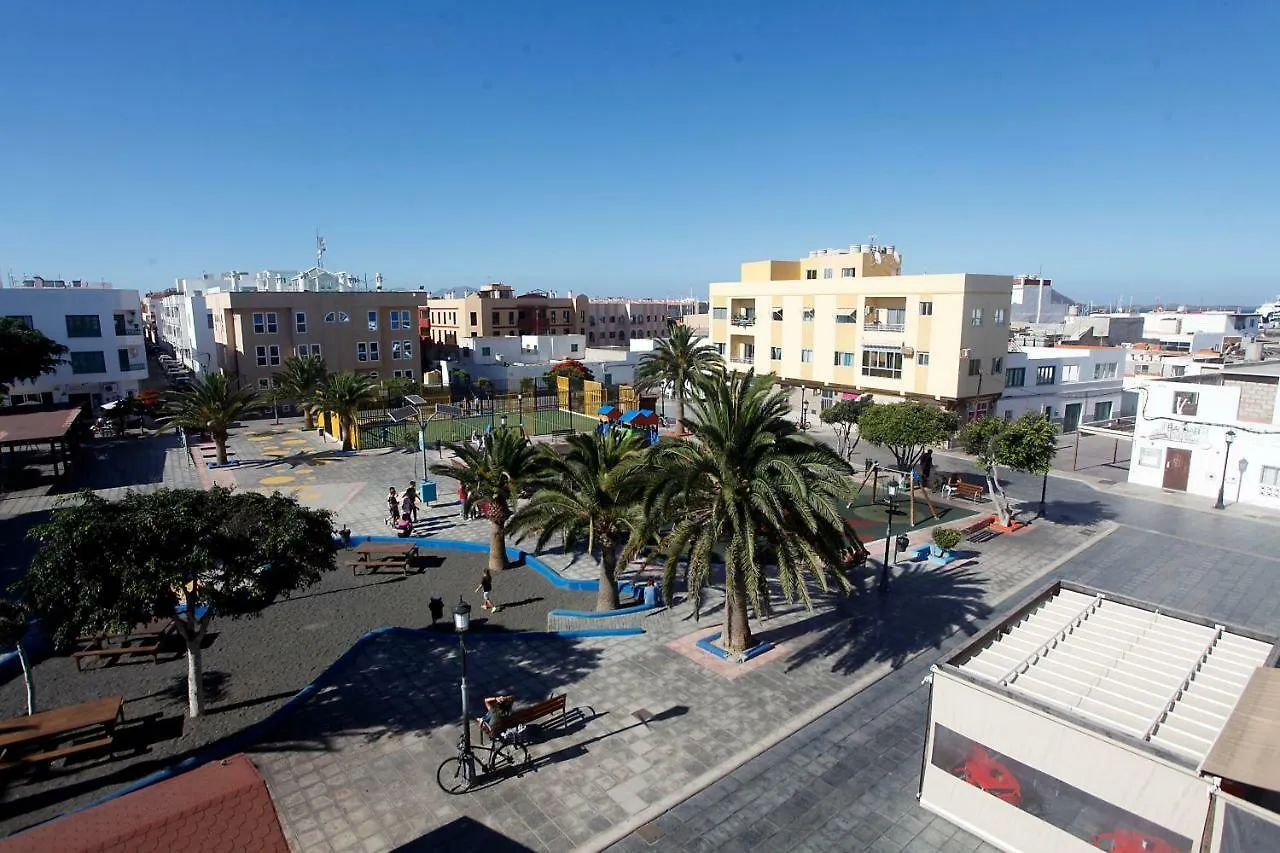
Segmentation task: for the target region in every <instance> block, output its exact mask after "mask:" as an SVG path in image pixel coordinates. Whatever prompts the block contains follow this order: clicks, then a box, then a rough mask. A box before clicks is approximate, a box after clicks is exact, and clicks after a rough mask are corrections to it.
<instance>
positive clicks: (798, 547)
mask: <svg viewBox="0 0 1280 853" xmlns="http://www.w3.org/2000/svg"><path fill="white" fill-rule="evenodd" d="M789 410H790V405H789V404H788V402H787V399H786V394H785V393H784V392H782V391H780V390H777V389H776V388H774V387H773V384H772V381H771V379H770V378H769V377H757V376H755V374H754V371H752V372H749V373H745V374H743V373H736V372H735V373H732V374H730V375H729V376H728V377H727V378H726V380H725V381H724V382H720V383H716V384H714V385H709V386H707V387H706V388H705V390H704V391H703V398H702V399H701V400H698V401H696V402H695V403H694V405H693V415H692V417H691V418H690V419H689V422H688V424H687V425H686V426H687V428H688V430H689V432H690V433H692V436H693V440H687V441H679V440H677V441H672V442H664V443H663V444H660V445H658V446H657V447H655V449H654V450H655V457H656V461H657V463H658V464H659V465H660V466H661V468H662V470H663V471H664V472H665V475H666V476H665V478H664V479H663V480H662V481H661V482H662V485H661V487H660V489H659V490H658V491H655V492H652V493H651V495H650V502H649V506H650V511H651V515H661V516H665V517H666V518H668V519H670V520H671V522H670V523H671V527H670V528H669V529H668V530H667V531H666V533H665V535H664V536H663V537H662V546H663V550H665V551H666V565H667V568H666V579H665V582H666V586H667V592H668V595H670V591H671V587H672V586H673V584H674V581H675V567H676V565H677V563H678V562H679V561H680V560H681V559H687V560H688V566H689V569H688V583H689V594H690V597H691V598H692V600H693V602H694V604H695V606H697V605H698V604H700V602H701V594H702V588H703V587H704V586H705V585H706V583H707V580H708V578H709V576H710V574H711V564H712V560H713V551H720V552H722V553H723V557H724V574H725V596H726V601H725V631H724V642H725V644H726V648H727V649H728V650H729V651H731V652H742V651H745V650H747V649H749V648H750V647H751V646H752V645H753V640H752V635H751V626H750V623H749V621H748V618H747V605H748V604H750V605H751V607H752V609H753V610H754V611H755V612H756V614H757V616H759V615H764V614H767V613H769V601H768V596H769V588H768V583H767V576H766V570H767V568H768V567H769V566H771V565H772V566H776V571H777V578H778V581H779V585H780V586H781V589H782V593H783V595H784V597H785V598H786V599H787V600H788V601H794V600H796V599H797V598H798V599H800V600H802V601H804V603H805V604H806V605H809V604H811V600H810V595H809V588H808V586H807V582H806V581H807V577H808V576H810V575H812V576H813V577H814V578H815V579H816V580H817V582H818V584H819V586H820V587H821V588H822V590H823V591H828V590H829V589H830V585H829V581H832V580H834V581H835V582H836V585H837V586H839V587H840V589H841V590H843V591H848V590H849V589H850V582H849V580H848V578H847V577H845V575H844V573H843V571H842V570H841V568H840V564H841V553H842V552H843V551H844V550H845V549H846V548H848V547H853V548H855V549H860V548H861V543H859V542H858V541H857V538H856V537H855V536H854V534H853V533H852V531H850V530H849V529H848V526H847V525H846V524H845V523H844V520H843V519H842V518H841V517H840V513H839V508H840V507H841V506H844V505H845V503H846V502H847V501H848V500H849V499H850V497H851V483H852V480H851V478H850V477H849V475H850V474H851V473H852V471H851V469H850V468H849V465H848V463H847V462H845V460H844V459H842V458H840V456H839V454H837V453H836V452H835V451H834V450H832V449H831V448H830V447H828V446H827V445H826V444H823V443H820V442H818V441H815V440H814V439H812V438H810V437H809V436H808V435H807V434H805V433H802V432H800V431H799V430H798V429H797V428H796V425H795V424H794V423H792V422H791V421H790V420H788V419H787V418H786V414H787V412H788V411H789ZM655 502H656V503H655Z"/></svg>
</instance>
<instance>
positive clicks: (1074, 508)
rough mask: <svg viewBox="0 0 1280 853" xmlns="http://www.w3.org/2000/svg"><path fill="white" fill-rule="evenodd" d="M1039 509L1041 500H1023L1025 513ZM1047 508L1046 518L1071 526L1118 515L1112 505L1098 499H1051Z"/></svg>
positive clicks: (1087, 523)
mask: <svg viewBox="0 0 1280 853" xmlns="http://www.w3.org/2000/svg"><path fill="white" fill-rule="evenodd" d="M1039 509H1040V502H1039V501H1034V502H1032V501H1024V502H1023V513H1024V515H1025V514H1026V513H1027V511H1030V512H1032V513H1034V512H1036V511H1038V510H1039ZM1045 509H1046V510H1047V512H1046V513H1045V515H1044V518H1045V519H1046V520H1048V521H1052V522H1054V523H1055V524H1061V525H1064V526H1069V527H1087V526H1089V525H1093V524H1097V523H1098V522H1100V521H1107V520H1110V519H1113V518H1115V517H1116V514H1115V511H1114V510H1113V509H1112V508H1111V507H1110V506H1108V505H1107V504H1105V503H1103V502H1102V501H1096V500H1087V501H1055V500H1052V499H1050V500H1049V501H1047V504H1046V507H1045Z"/></svg>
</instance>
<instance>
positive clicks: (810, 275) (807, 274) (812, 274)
mask: <svg viewBox="0 0 1280 853" xmlns="http://www.w3.org/2000/svg"><path fill="white" fill-rule="evenodd" d="M804 277H805V278H806V279H811V280H812V279H815V278H817V277H818V271H817V270H805V271H804Z"/></svg>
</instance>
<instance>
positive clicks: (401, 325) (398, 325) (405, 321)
mask: <svg viewBox="0 0 1280 853" xmlns="http://www.w3.org/2000/svg"><path fill="white" fill-rule="evenodd" d="M407 328H409V312H408V311H392V312H391V330H392V331H396V330H398V329H407Z"/></svg>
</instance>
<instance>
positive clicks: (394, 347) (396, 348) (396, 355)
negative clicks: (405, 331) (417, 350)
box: [391, 341, 404, 361]
mask: <svg viewBox="0 0 1280 853" xmlns="http://www.w3.org/2000/svg"><path fill="white" fill-rule="evenodd" d="M403 353H404V349H403V347H401V346H400V342H399V341H392V342H391V360H392V361H399V360H400V359H401V358H403V357H404V356H403Z"/></svg>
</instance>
